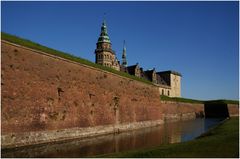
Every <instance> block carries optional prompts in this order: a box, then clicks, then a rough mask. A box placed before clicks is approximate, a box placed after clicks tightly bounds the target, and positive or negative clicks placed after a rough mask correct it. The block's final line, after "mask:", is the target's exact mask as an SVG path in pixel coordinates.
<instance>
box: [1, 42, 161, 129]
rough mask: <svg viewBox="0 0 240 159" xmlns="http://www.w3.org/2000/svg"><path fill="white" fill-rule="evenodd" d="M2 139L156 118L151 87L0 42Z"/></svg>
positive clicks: (156, 100)
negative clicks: (6, 136) (0, 43)
mask: <svg viewBox="0 0 240 159" xmlns="http://www.w3.org/2000/svg"><path fill="white" fill-rule="evenodd" d="M1 85H2V134H6V133H13V132H15V133H16V132H18V133H19V132H28V131H41V130H58V129H66V128H73V127H89V126H91V127H92V126H98V125H107V124H115V123H129V122H137V121H146V120H158V119H161V118H162V109H161V103H160V100H159V94H158V90H157V88H155V87H153V86H150V85H146V84H144V83H140V82H136V81H133V80H131V79H127V78H122V77H119V76H116V75H113V74H111V73H106V72H103V71H101V70H97V69H95V68H90V67H86V66H84V65H81V64H77V63H74V62H69V61H66V60H63V59H60V58H57V57H53V56H48V55H45V54H41V53H39V52H36V51H33V50H29V49H27V48H24V47H19V46H16V45H12V44H9V43H6V42H3V41H2V83H1Z"/></svg>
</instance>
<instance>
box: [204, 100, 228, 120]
mask: <svg viewBox="0 0 240 159" xmlns="http://www.w3.org/2000/svg"><path fill="white" fill-rule="evenodd" d="M204 111H205V117H206V118H219V117H224V118H226V117H229V112H228V105H227V104H225V103H205V104H204Z"/></svg>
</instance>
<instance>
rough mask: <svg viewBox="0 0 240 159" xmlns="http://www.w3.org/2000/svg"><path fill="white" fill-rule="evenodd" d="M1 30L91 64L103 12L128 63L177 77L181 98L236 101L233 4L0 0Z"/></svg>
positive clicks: (235, 17) (236, 44)
mask: <svg viewBox="0 0 240 159" xmlns="http://www.w3.org/2000/svg"><path fill="white" fill-rule="evenodd" d="M1 4H2V10H1V11H2V17H1V18H2V21H1V22H2V23H1V24H2V26H1V27H2V31H4V32H7V33H10V34H14V35H17V36H20V37H23V38H26V39H29V40H32V41H34V42H37V43H40V44H43V45H45V46H48V47H51V48H54V49H57V50H61V51H65V52H68V53H71V54H74V55H76V56H80V57H83V58H86V59H88V60H91V61H93V62H94V56H95V55H94V50H95V48H96V42H97V39H98V36H99V34H100V27H101V23H102V20H103V15H104V12H106V13H107V15H106V19H107V26H108V33H109V36H110V40H111V41H112V47H113V50H115V51H116V53H117V56H118V58H119V59H120V58H121V53H122V48H123V40H126V45H127V60H128V64H129V65H132V64H135V63H137V62H138V63H139V64H140V66H141V67H143V68H144V69H145V70H146V69H151V68H153V67H155V68H156V69H157V70H159V71H164V70H175V71H178V72H180V73H182V75H183V77H182V96H183V97H186V98H195V99H204V100H206V99H219V98H225V99H238V97H239V95H238V93H239V79H238V78H239V70H238V68H239V67H238V62H239V52H238V51H239V39H238V35H239V32H238V27H239V22H238V20H239V17H238V2H208V1H206V2H204V1H202V2H190V1H189V2H1Z"/></svg>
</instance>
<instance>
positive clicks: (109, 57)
mask: <svg viewBox="0 0 240 159" xmlns="http://www.w3.org/2000/svg"><path fill="white" fill-rule="evenodd" d="M97 57H98V59H102V58H103V55H102V54H100V55H99V54H98V55H97ZM104 59H111V60H112V56H110V55H104Z"/></svg>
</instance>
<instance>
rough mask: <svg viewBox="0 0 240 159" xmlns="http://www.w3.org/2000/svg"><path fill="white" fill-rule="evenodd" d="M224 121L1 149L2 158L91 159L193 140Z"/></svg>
mask: <svg viewBox="0 0 240 159" xmlns="http://www.w3.org/2000/svg"><path fill="white" fill-rule="evenodd" d="M222 120H223V119H219V118H209V119H204V118H202V119H201V118H198V119H195V120H189V121H178V122H170V123H165V124H163V125H160V126H157V127H151V128H144V129H139V130H134V131H129V132H123V133H119V134H109V135H104V136H98V137H94V138H88V139H82V140H74V141H67V142H63V143H52V144H45V145H38V146H29V147H23V148H17V149H9V150H2V157H90V156H95V155H101V154H107V153H114V152H121V151H128V150H134V149H142V148H150V147H154V146H159V145H162V144H170V143H178V142H184V141H189V140H192V139H194V138H196V137H198V136H199V135H201V134H202V133H204V132H206V131H207V130H209V129H210V128H212V127H214V126H216V125H217V124H218V123H219V122H220V121H222Z"/></svg>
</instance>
